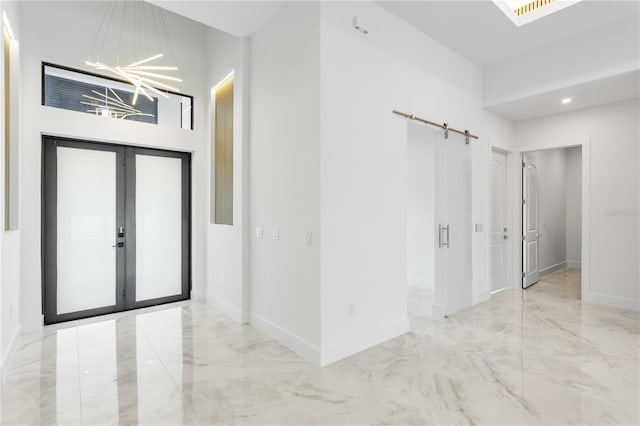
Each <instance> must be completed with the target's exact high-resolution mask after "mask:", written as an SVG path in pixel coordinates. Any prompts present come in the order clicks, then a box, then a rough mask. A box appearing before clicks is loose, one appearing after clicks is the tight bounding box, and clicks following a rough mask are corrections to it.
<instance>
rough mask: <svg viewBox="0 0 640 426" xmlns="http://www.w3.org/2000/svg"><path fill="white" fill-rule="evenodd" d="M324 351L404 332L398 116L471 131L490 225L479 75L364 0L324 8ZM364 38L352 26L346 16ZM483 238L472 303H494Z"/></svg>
mask: <svg viewBox="0 0 640 426" xmlns="http://www.w3.org/2000/svg"><path fill="white" fill-rule="evenodd" d="M321 7H322V30H321V33H322V39H321V45H322V47H321V55H322V60H321V70H322V71H321V93H322V95H321V105H322V108H321V135H322V142H321V176H322V187H321V200H322V204H321V229H322V252H321V259H322V273H321V277H322V285H321V293H322V353H323V359H322V362H323V363H327V362H331V361H332V360H335V359H339V358H341V357H343V356H346V355H350V354H352V353H354V352H356V351H358V350H361V349H364V348H366V347H368V346H370V345H373V344H376V343H378V342H380V341H382V340H385V339H388V338H390V337H393V336H395V335H398V334H401V333H403V332H405V331H406V330H407V329H408V323H407V309H406V282H407V271H406V269H407V267H406V262H407V253H406V250H407V248H406V246H407V240H406V228H407V218H406V205H407V184H406V179H407V145H406V140H407V130H406V129H407V124H406V120H404V119H402V118H400V117H398V116H396V115H394V114H392V113H391V111H392V110H393V109H398V110H401V111H404V112H407V113H412V114H415V115H417V116H420V117H424V118H427V119H430V120H433V121H436V122H448V123H449V124H450V125H451V126H454V127H456V126H458V127H462V128H468V129H470V130H471V131H472V132H476V133H478V134H479V135H480V136H481V139H480V140H479V141H474V142H472V145H471V147H470V149H472V153H473V160H474V161H473V212H472V215H473V221H474V222H476V223H483V224H486V223H488V222H487V221H488V211H489V206H488V199H489V198H488V182H489V167H488V162H489V154H490V145H489V140H491V141H492V142H493V140H494V138H495V139H496V140H495V143H496V144H497V145H508V144H509V142H508V141H505V140H497V139H500V138H503V137H504V135H508V134H509V133H510V126H509V125H508V124H507V123H505V122H504V120H500V119H493V118H492V115H491V114H489V113H486V112H484V111H483V110H482V108H481V88H482V87H481V86H482V84H481V72H480V70H479V69H478V68H477V67H476V66H474V65H473V64H471V63H470V62H468V61H467V60H465V59H463V58H462V57H460V56H458V55H456V54H455V53H453V52H452V51H450V50H448V49H447V48H445V47H444V46H442V45H440V44H439V43H437V42H435V41H434V40H432V39H430V38H428V37H426V36H425V35H424V34H423V33H421V32H420V31H418V30H416V29H415V28H413V27H411V26H409V25H407V24H406V23H404V22H403V21H401V20H400V19H398V18H397V17H395V16H394V15H392V14H390V13H389V12H387V11H386V10H384V9H382V8H381V7H379V6H378V5H376V4H374V3H371V2H344V3H343V2H323V3H322V6H321ZM354 16H358V18H359V23H360V25H361V26H362V27H364V28H365V29H367V30H368V31H369V33H368V34H367V35H364V34H362V33H361V32H358V31H356V30H355V29H353V28H352V18H353V17H354ZM487 247H488V233H475V234H474V237H473V248H474V264H473V280H474V281H473V286H474V288H473V291H474V300H476V301H478V300H483V299H486V298H488V297H489V294H490V291H489V284H488V282H489V281H488V274H489V271H488V254H487Z"/></svg>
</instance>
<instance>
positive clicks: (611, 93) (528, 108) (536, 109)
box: [488, 71, 640, 121]
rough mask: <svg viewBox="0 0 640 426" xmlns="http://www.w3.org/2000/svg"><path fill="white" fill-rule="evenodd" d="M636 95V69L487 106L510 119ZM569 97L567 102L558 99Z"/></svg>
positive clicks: (639, 77) (639, 84)
mask: <svg viewBox="0 0 640 426" xmlns="http://www.w3.org/2000/svg"><path fill="white" fill-rule="evenodd" d="M639 96H640V71H632V72H627V73H624V74H619V75H616V76H613V77H609V78H603V79H599V80H594V81H589V82H585V83H582V84H579V85H575V86H570V87H565V88H562V89H558V90H553V91H550V92H546V93H540V94H537V95H534V96H527V97H524V98H520V99H516V100H513V101H509V102H504V103H501V104H497V105H492V106H490V107H488V109H489V110H491V111H493V112H495V113H497V114H500V115H501V116H503V117H506V118H508V119H510V120H513V121H520V120H528V119H531V118H537V117H542V116H545V115H553V114H559V113H563V112H570V111H575V110H579V109H583V108H591V107H594V106H598V105H604V104H608V103H612V102H620V101H624V100H627V99H634V98H637V97H639ZM564 98H571V99H572V102H571V103H570V104H566V105H565V104H562V102H560V101H561V100H562V99H564Z"/></svg>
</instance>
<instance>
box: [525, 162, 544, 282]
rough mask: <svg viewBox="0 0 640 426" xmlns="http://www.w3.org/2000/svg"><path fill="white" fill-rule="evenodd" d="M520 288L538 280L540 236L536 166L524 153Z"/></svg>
mask: <svg viewBox="0 0 640 426" xmlns="http://www.w3.org/2000/svg"><path fill="white" fill-rule="evenodd" d="M522 202H523V205H522V224H523V226H522V229H523V230H524V238H523V241H522V266H523V272H524V273H523V275H524V277H523V281H522V288H527V287H529V286H530V285H532V284H535V283H537V282H538V279H539V278H540V272H539V256H538V239H539V238H540V237H541V234H540V229H539V225H538V168H537V167H536V165H535V164H534V159H533V157H531V156H529V155H527V154H524V155H523V162H522Z"/></svg>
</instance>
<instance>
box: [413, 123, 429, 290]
mask: <svg viewBox="0 0 640 426" xmlns="http://www.w3.org/2000/svg"><path fill="white" fill-rule="evenodd" d="M431 136H432V132H431V131H429V129H428V128H427V127H425V126H424V125H420V124H415V123H409V127H408V130H407V182H408V192H407V275H408V277H407V278H408V283H409V285H412V286H416V287H422V288H428V289H433V286H434V274H435V270H434V260H435V239H434V238H435V232H434V229H435V217H434V214H435V210H434V202H435V169H434V167H435V163H434V156H435V152H434V148H435V147H434V144H433V142H434V141H433V138H432V137H431Z"/></svg>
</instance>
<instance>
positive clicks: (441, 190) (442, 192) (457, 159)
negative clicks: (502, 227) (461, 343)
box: [435, 129, 473, 315]
mask: <svg viewBox="0 0 640 426" xmlns="http://www.w3.org/2000/svg"><path fill="white" fill-rule="evenodd" d="M435 152H436V167H435V183H436V185H435V186H436V191H435V194H436V197H435V218H436V227H437V229H436V242H435V243H436V249H435V252H436V268H435V272H436V286H435V290H436V294H435V299H436V303H437V304H439V305H440V306H441V313H442V314H443V315H451V314H453V313H455V312H458V311H460V310H462V309H464V308H467V307H469V306H471V305H472V294H473V290H472V276H473V271H472V258H471V255H472V218H471V165H472V163H471V146H470V145H468V144H466V142H465V138H464V136H461V135H458V134H456V133H453V132H450V133H449V137H448V138H445V136H444V132H443V131H442V130H439V129H438V130H436V143H435Z"/></svg>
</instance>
